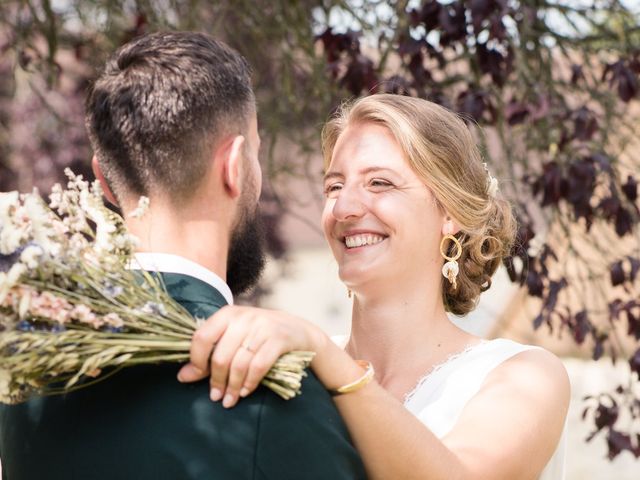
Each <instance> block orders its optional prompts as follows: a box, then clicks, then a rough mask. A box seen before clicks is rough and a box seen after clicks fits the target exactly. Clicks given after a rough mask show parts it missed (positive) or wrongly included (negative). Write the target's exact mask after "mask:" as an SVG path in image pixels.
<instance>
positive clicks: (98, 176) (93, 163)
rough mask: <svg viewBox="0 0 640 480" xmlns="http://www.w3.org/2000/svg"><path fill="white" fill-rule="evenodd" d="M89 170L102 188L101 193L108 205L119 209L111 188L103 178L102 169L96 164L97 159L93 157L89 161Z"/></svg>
mask: <svg viewBox="0 0 640 480" xmlns="http://www.w3.org/2000/svg"><path fill="white" fill-rule="evenodd" d="M91 169H92V170H93V174H94V175H95V176H96V179H97V180H98V182H100V186H101V187H102V191H103V192H104V196H105V197H106V198H107V200H109V202H110V203H112V204H113V205H115V206H116V207H119V205H118V200H116V196H115V195H114V194H113V192H112V191H111V187H109V184H108V183H107V180H106V178H104V174H103V173H102V169H101V168H100V164H99V163H98V158H97V157H96V156H95V155H94V156H93V158H92V159H91Z"/></svg>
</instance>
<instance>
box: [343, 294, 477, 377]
mask: <svg viewBox="0 0 640 480" xmlns="http://www.w3.org/2000/svg"><path fill="white" fill-rule="evenodd" d="M392 290H396V289H393V288H392V287H389V286H388V287H387V289H386V290H385V291H384V292H376V294H373V292H368V293H361V294H360V295H356V298H355V299H354V304H353V312H352V327H351V337H350V339H349V343H348V344H347V351H348V352H349V354H351V355H352V356H353V357H354V358H363V359H366V360H369V361H370V362H372V363H373V365H374V368H375V370H376V378H377V379H378V381H379V382H380V383H381V384H382V385H383V386H385V387H390V386H391V385H392V384H393V383H394V382H396V383H397V382H399V384H400V385H401V386H400V387H399V388H400V389H402V388H405V387H404V386H402V385H404V384H406V383H407V382H409V383H411V382H412V381H413V379H414V377H415V376H416V375H421V374H424V373H425V372H426V371H428V370H429V369H430V368H431V367H432V366H433V365H434V364H436V363H439V362H441V361H443V360H444V359H445V358H446V357H447V356H449V355H450V354H452V353H455V352H456V351H458V350H460V349H463V348H464V347H465V346H466V345H467V344H469V343H470V342H472V341H473V338H474V337H473V336H472V335H469V334H467V333H466V332H464V331H462V330H460V329H459V328H458V327H456V326H455V325H454V324H453V323H451V321H449V319H448V317H447V315H446V312H445V310H444V306H443V303H442V299H441V293H440V291H439V290H438V289H433V288H432V289H429V288H428V286H427V285H425V286H423V288H421V287H420V286H419V285H415V284H414V285H413V286H412V287H411V288H406V289H402V290H396V291H395V292H393V291H392ZM416 372H418V373H416ZM410 386H411V385H410Z"/></svg>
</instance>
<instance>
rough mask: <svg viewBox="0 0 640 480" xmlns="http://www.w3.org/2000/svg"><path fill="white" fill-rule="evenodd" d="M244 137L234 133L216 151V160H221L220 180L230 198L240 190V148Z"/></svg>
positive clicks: (237, 194) (236, 195) (238, 193)
mask: <svg viewBox="0 0 640 480" xmlns="http://www.w3.org/2000/svg"><path fill="white" fill-rule="evenodd" d="M244 142H245V138H244V136H242V135H236V136H235V137H233V139H231V140H230V141H228V142H226V143H225V144H224V145H222V146H221V147H220V148H219V149H218V151H217V152H216V156H217V157H219V158H218V159H217V160H219V161H221V162H222V180H223V183H224V187H225V190H226V191H227V192H228V193H229V195H230V196H231V197H232V198H236V197H238V196H239V195H240V193H241V191H242V158H243V157H242V149H243V147H244Z"/></svg>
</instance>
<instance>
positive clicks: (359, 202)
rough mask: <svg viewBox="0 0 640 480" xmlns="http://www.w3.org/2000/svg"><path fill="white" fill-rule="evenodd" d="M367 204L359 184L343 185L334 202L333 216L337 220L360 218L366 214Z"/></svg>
mask: <svg viewBox="0 0 640 480" xmlns="http://www.w3.org/2000/svg"><path fill="white" fill-rule="evenodd" d="M365 211H366V206H365V202H364V199H363V198H362V192H361V191H360V189H358V187H357V186H351V187H347V186H346V185H345V186H344V187H342V190H340V192H339V193H338V196H337V198H336V201H335V203H334V204H333V210H332V213H333V216H334V217H335V218H336V220H340V221H345V220H349V219H354V218H359V217H361V216H362V215H364V212H365Z"/></svg>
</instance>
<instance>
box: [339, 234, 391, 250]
mask: <svg viewBox="0 0 640 480" xmlns="http://www.w3.org/2000/svg"><path fill="white" fill-rule="evenodd" d="M383 240H384V237H383V236H382V235H376V234H373V233H366V234H362V235H351V236H348V237H345V238H344V243H345V244H346V245H347V248H356V247H362V246H363V245H375V244H376V243H380V242H381V241H383Z"/></svg>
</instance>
